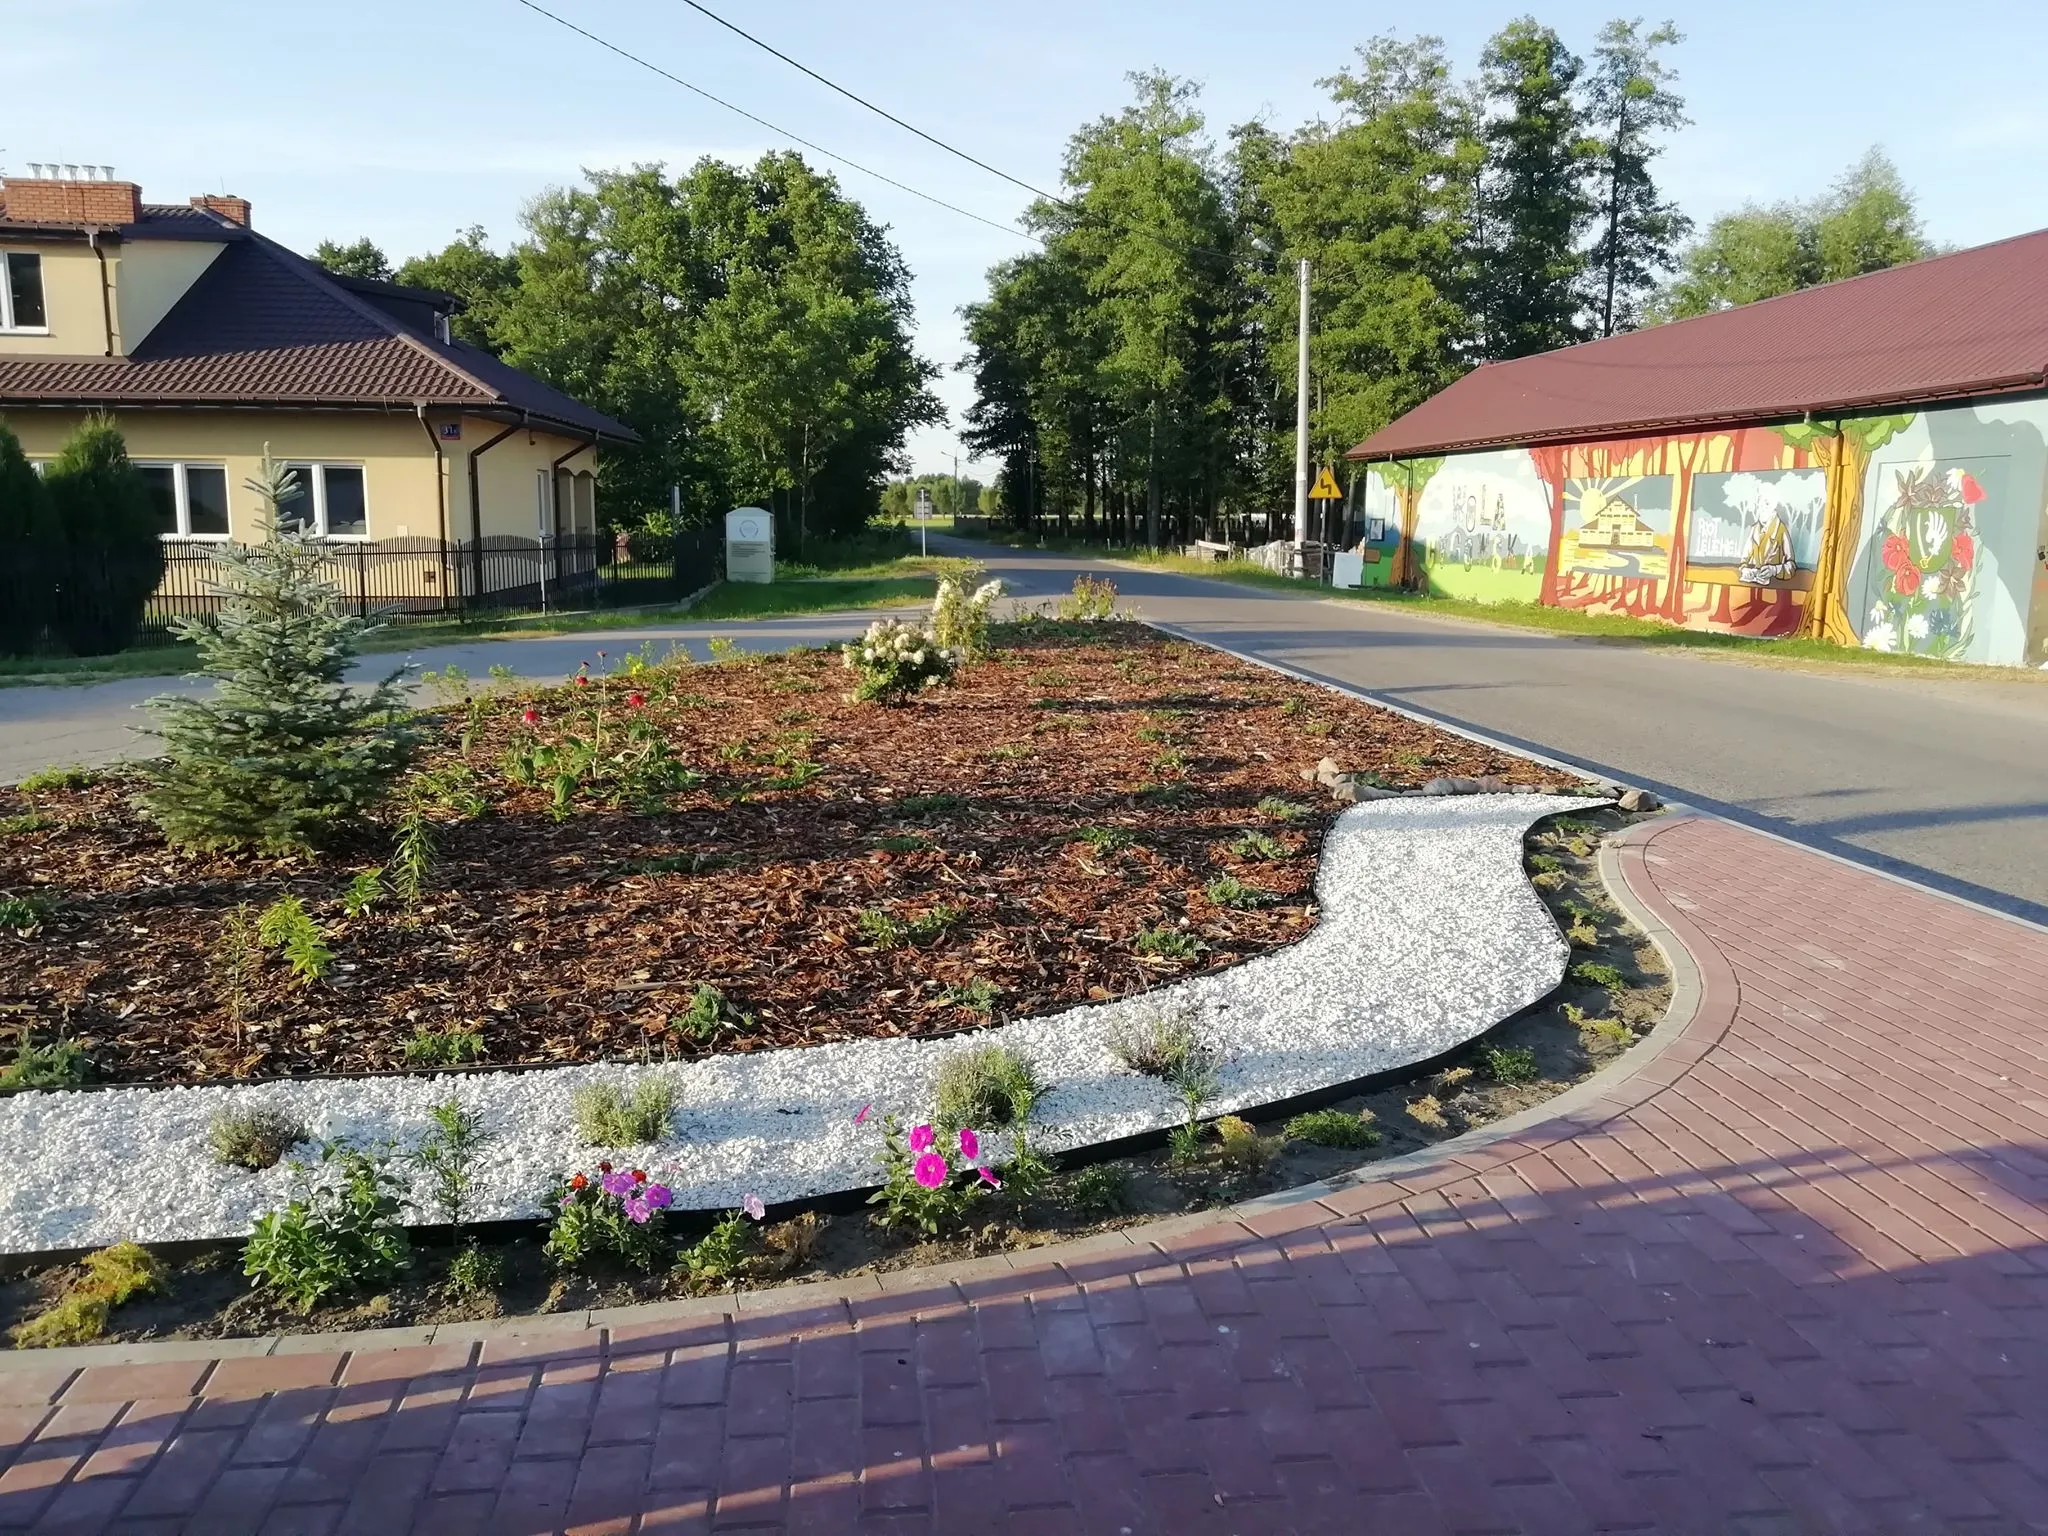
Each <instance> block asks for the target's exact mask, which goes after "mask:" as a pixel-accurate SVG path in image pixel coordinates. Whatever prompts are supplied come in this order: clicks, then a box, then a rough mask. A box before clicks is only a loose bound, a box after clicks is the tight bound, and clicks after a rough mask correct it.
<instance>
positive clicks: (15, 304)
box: [0, 251, 50, 331]
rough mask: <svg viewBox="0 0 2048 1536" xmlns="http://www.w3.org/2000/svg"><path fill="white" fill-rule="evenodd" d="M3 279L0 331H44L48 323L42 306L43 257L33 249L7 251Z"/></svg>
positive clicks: (0, 300)
mask: <svg viewBox="0 0 2048 1536" xmlns="http://www.w3.org/2000/svg"><path fill="white" fill-rule="evenodd" d="M0 260H4V264H5V266H6V268H7V271H6V279H7V280H6V281H5V282H0V331H45V330H48V329H49V327H50V317H49V313H48V311H46V310H45V309H44V308H43V258H42V257H40V256H38V255H36V254H35V253H34V252H33V251H8V252H6V253H5V255H4V258H0Z"/></svg>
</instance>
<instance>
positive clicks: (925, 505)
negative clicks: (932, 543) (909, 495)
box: [917, 486, 932, 522]
mask: <svg viewBox="0 0 2048 1536" xmlns="http://www.w3.org/2000/svg"><path fill="white" fill-rule="evenodd" d="M917 515H918V516H919V517H920V518H922V519H924V520H925V521H927V522H928V521H930V519H931V516H932V493H931V492H930V491H929V490H927V489H925V488H924V487H923V486H919V487H918V491H917Z"/></svg>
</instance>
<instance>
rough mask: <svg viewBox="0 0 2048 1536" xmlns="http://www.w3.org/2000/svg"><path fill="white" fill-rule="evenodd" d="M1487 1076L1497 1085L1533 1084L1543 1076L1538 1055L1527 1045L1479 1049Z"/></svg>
mask: <svg viewBox="0 0 2048 1536" xmlns="http://www.w3.org/2000/svg"><path fill="white" fill-rule="evenodd" d="M1479 1059H1480V1060H1481V1061H1482V1062H1484V1063H1485V1064H1486V1075H1487V1076H1488V1077H1490V1078H1492V1079H1493V1080H1494V1081H1495V1082H1497V1083H1533V1082H1535V1081H1536V1079H1537V1078H1538V1077H1539V1076H1541V1075H1542V1074H1541V1072H1540V1070H1539V1069H1538V1067H1537V1065H1536V1053H1535V1052H1534V1051H1532V1050H1530V1049H1529V1048H1528V1047H1527V1046H1526V1045H1487V1046H1481V1047H1480V1049H1479Z"/></svg>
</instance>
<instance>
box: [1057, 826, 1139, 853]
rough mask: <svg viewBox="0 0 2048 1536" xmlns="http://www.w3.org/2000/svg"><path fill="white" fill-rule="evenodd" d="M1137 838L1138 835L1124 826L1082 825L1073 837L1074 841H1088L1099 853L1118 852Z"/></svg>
mask: <svg viewBox="0 0 2048 1536" xmlns="http://www.w3.org/2000/svg"><path fill="white" fill-rule="evenodd" d="M1137 840H1138V839H1137V837H1136V835H1135V834H1133V833H1132V832H1131V831H1129V829H1127V828H1124V827H1081V828H1079V829H1078V830H1077V831H1075V832H1074V833H1073V835H1072V838H1071V841H1073V842H1077V843H1086V844H1087V845H1088V846H1089V847H1090V848H1091V849H1093V850H1094V851H1095V852H1097V853H1117V852H1120V851H1121V850H1123V849H1125V848H1129V847H1130V846H1132V845H1133V844H1134V843H1136V842H1137Z"/></svg>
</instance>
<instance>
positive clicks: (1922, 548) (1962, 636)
mask: <svg viewBox="0 0 2048 1536" xmlns="http://www.w3.org/2000/svg"><path fill="white" fill-rule="evenodd" d="M2003 468H2004V465H2003V463H2002V461H1999V460H1983V459H1978V460H1971V461H1966V462H1963V463H1940V462H1933V463H1925V464H1914V465H1900V464H1883V465H1880V466H1878V472H1877V485H1878V487H1879V495H1880V497H1881V501H1880V503H1879V510H1878V513H1877V517H1876V519H1875V522H1874V527H1873V529H1872V533H1871V547H1870V551H1869V552H1870V555H1871V557H1872V558H1871V559H1870V560H1869V561H1868V562H1867V563H1866V565H1865V567H1864V570H1865V585H1866V596H1867V597H1868V599H1869V601H1870V606H1869V610H1868V612H1867V613H1866V614H1865V616H1864V625H1863V643H1864V645H1866V646H1868V647H1869V648H1870V649H1872V650H1877V651H1905V652H1909V653H1911V654H1913V655H1916V656H1932V657H1936V658H1938V659H1941V660H1944V661H1960V660H1963V659H1965V658H1966V657H1967V655H1968V653H1969V649H1970V643H1971V641H1972V640H1973V639H1974V633H1973V629H1972V624H1973V620H1974V618H1975V612H1974V610H1975V605H1976V599H1977V586H1978V530H1977V518H1978V516H1979V509H1980V508H1981V507H1983V506H1984V503H1985V502H1986V500H1987V499H1988V497H1989V495H1990V493H1989V491H1987V490H1986V488H1985V481H1986V480H1987V479H1989V480H1994V481H1995V480H1998V479H2001V478H2002V475H2001V474H2000V473H1999V472H2000V471H2001V470H2002V469H2003Z"/></svg>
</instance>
